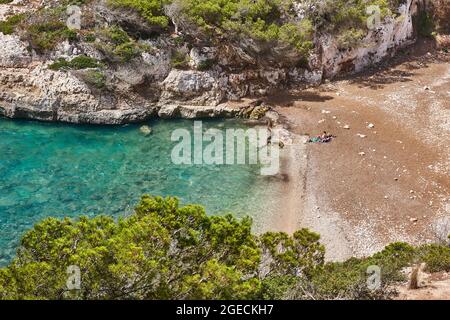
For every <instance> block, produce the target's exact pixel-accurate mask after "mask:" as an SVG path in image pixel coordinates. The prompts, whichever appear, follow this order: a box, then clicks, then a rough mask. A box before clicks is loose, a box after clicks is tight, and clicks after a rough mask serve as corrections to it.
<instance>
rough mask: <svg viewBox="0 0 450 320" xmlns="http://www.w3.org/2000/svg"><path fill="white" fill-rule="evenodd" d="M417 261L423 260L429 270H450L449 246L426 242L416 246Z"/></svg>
mask: <svg viewBox="0 0 450 320" xmlns="http://www.w3.org/2000/svg"><path fill="white" fill-rule="evenodd" d="M418 257H419V262H425V264H426V269H427V271H429V272H440V271H446V272H448V271H450V248H449V247H447V246H444V245H438V244H428V245H423V246H421V247H419V248H418Z"/></svg>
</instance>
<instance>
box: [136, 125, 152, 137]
mask: <svg viewBox="0 0 450 320" xmlns="http://www.w3.org/2000/svg"><path fill="white" fill-rule="evenodd" d="M139 131H140V132H141V133H142V134H143V135H144V136H148V135H150V134H152V128H150V127H149V126H142V127H140V128H139Z"/></svg>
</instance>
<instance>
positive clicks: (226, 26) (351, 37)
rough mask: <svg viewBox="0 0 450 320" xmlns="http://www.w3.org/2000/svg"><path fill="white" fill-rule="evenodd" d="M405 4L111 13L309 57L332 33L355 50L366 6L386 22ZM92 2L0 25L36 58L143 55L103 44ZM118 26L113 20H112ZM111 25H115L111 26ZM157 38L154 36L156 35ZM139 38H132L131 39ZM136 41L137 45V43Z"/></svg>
mask: <svg viewBox="0 0 450 320" xmlns="http://www.w3.org/2000/svg"><path fill="white" fill-rule="evenodd" d="M402 2H404V0H347V1H343V0H341V1H335V0H319V1H312V0H303V1H294V0H162V1H161V0H107V1H106V4H107V6H108V8H109V9H112V10H116V11H117V10H119V11H118V12H116V13H113V14H118V15H119V16H120V15H121V14H122V13H124V14H126V15H128V14H135V15H138V16H140V17H141V18H143V22H141V23H143V24H145V23H146V24H147V25H148V26H149V27H152V26H153V27H157V29H155V30H156V31H155V30H153V31H154V32H157V33H159V34H161V33H165V32H169V31H170V30H172V29H171V28H172V27H173V26H174V25H175V26H177V28H178V27H179V28H178V29H181V30H180V31H181V32H182V33H184V34H189V35H190V36H192V37H196V38H200V39H201V40H202V41H205V40H207V41H212V42H217V43H218V42H221V41H222V40H223V38H228V39H229V40H230V41H239V42H242V41H244V42H248V41H250V40H251V41H256V42H258V43H259V44H264V43H265V44H267V45H268V46H267V47H268V48H271V47H274V46H275V47H277V46H278V47H286V48H289V49H291V50H297V52H298V54H299V55H302V56H303V57H307V56H308V54H309V52H310V51H311V50H312V49H313V47H314V41H313V40H314V35H315V34H317V33H331V34H333V35H335V36H336V37H337V39H338V40H339V44H340V46H341V47H343V48H347V47H350V46H354V45H356V44H357V43H358V41H360V40H361V39H363V37H364V36H365V35H366V34H367V32H368V29H367V23H366V21H367V18H368V17H369V14H368V13H367V11H366V9H367V7H368V6H371V5H377V6H379V7H380V9H381V14H382V17H381V18H382V19H384V18H385V17H388V16H392V17H394V16H396V15H397V14H398V13H397V8H398V6H399V5H400V4H401V3H402ZM95 3H96V1H93V0H64V1H50V0H49V1H46V4H47V5H46V6H45V7H42V8H41V9H38V10H37V11H36V12H33V13H29V14H26V15H25V16H23V15H21V16H15V17H11V18H9V19H8V20H6V21H4V22H2V23H0V31H1V32H3V33H5V34H10V33H12V32H14V30H15V29H19V31H18V33H19V34H20V35H21V36H22V38H23V39H25V40H27V41H28V42H29V43H30V46H31V48H33V49H34V50H36V51H38V52H41V53H43V52H46V51H48V50H52V49H54V48H55V46H56V45H57V43H59V42H61V41H63V40H69V41H83V40H84V41H86V42H93V41H95V39H98V40H99V41H98V42H101V43H103V44H104V45H105V47H106V49H108V50H110V51H111V53H113V54H115V55H116V56H117V57H118V60H119V61H129V59H131V58H132V57H133V56H134V55H135V54H136V52H140V51H142V50H140V49H139V48H138V46H137V42H136V41H134V40H132V39H131V40H129V41H123V42H122V43H117V42H114V41H109V40H111V39H109V40H108V39H99V36H100V38H101V35H102V34H103V35H104V33H105V32H104V31H105V23H104V21H102V19H103V17H102V16H101V15H97V14H96V10H95V9H93V5H94V4H95ZM71 4H76V5H80V6H82V8H83V9H82V10H83V11H82V12H83V17H82V19H83V21H82V29H81V30H78V31H76V30H70V29H68V28H67V26H66V20H67V18H68V14H67V12H66V9H67V6H68V5H71ZM120 19H121V18H120V17H117V21H118V23H117V25H111V24H110V25H109V26H107V27H106V29H108V30H114V29H115V30H114V32H117V29H122V28H124V27H126V28H125V29H126V30H125V31H124V32H129V31H130V30H132V29H133V25H132V23H131V24H130V21H128V22H127V23H125V25H123V24H121V22H120ZM113 21H114V19H113ZM109 22H111V20H110V21H109ZM154 35H155V34H154ZM134 36H135V35H132V38H133V37H134ZM135 40H136V39H135Z"/></svg>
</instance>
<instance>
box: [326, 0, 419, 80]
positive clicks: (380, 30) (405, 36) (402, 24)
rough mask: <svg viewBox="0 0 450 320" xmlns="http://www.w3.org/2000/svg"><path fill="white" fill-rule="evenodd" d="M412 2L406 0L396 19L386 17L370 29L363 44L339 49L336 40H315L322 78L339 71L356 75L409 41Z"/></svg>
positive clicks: (411, 24)
mask: <svg viewBox="0 0 450 320" xmlns="http://www.w3.org/2000/svg"><path fill="white" fill-rule="evenodd" d="M414 3H415V0H407V2H406V3H405V4H403V5H401V6H400V8H399V14H400V16H399V17H398V18H397V19H393V18H389V19H386V21H384V22H382V23H381V24H380V26H378V27H376V28H375V29H373V30H371V31H370V32H369V34H368V35H367V36H366V37H365V38H364V40H363V42H362V43H361V44H360V45H359V46H358V47H355V48H350V49H347V50H339V46H338V43H337V39H335V38H333V37H332V36H331V35H324V36H322V37H321V38H320V39H319V43H320V47H321V51H322V59H321V65H322V67H323V74H324V76H325V77H328V78H329V77H333V76H335V75H337V74H338V73H340V72H344V71H345V72H358V71H361V70H362V69H363V68H364V67H367V66H368V65H371V64H374V63H378V62H380V61H381V60H382V59H383V58H385V57H386V56H388V55H392V54H394V53H395V51H396V50H397V49H399V48H401V47H404V46H406V45H408V44H411V42H413V41H414V40H413V21H412V16H413V14H414V13H415V6H414Z"/></svg>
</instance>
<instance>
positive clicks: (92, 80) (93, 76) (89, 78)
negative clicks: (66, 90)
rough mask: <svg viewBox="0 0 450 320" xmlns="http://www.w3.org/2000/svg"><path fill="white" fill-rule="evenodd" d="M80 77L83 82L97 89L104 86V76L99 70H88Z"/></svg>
mask: <svg viewBox="0 0 450 320" xmlns="http://www.w3.org/2000/svg"><path fill="white" fill-rule="evenodd" d="M82 78H83V80H84V82H86V83H87V84H89V85H91V86H93V87H95V88H97V89H103V88H104V87H105V86H106V76H105V75H104V74H103V72H101V71H99V70H88V71H87V72H85V73H83V75H82Z"/></svg>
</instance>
